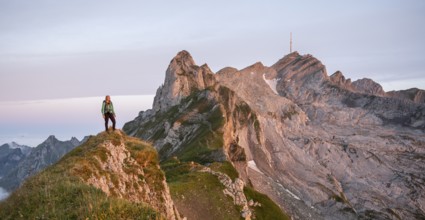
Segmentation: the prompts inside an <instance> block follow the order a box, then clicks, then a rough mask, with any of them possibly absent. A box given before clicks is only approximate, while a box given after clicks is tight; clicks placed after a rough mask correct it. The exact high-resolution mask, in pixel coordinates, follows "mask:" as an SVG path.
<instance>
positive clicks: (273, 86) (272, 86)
mask: <svg viewBox="0 0 425 220" xmlns="http://www.w3.org/2000/svg"><path fill="white" fill-rule="evenodd" d="M263 80H264V82H266V83H267V85H269V87H270V89H272V90H273V92H274V93H275V94H276V95H279V93H278V92H277V90H276V86H277V82H279V80H280V78H277V79H272V80H269V79H266V74H265V73H264V74H263Z"/></svg>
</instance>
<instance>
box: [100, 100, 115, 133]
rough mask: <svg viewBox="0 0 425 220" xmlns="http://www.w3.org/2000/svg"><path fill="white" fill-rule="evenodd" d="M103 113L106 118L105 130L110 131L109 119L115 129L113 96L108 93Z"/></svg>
mask: <svg viewBox="0 0 425 220" xmlns="http://www.w3.org/2000/svg"><path fill="white" fill-rule="evenodd" d="M102 115H103V118H104V119H105V131H108V122H109V119H111V121H112V129H113V130H114V131H115V111H114V105H113V104H112V101H111V97H110V96H109V95H107V96H106V97H105V100H103V103H102Z"/></svg>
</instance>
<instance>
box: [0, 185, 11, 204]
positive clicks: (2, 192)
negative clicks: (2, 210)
mask: <svg viewBox="0 0 425 220" xmlns="http://www.w3.org/2000/svg"><path fill="white" fill-rule="evenodd" d="M8 196H9V192H7V191H6V190H4V189H3V188H1V187H0V201H1V200H3V199H6V198H7V197H8Z"/></svg>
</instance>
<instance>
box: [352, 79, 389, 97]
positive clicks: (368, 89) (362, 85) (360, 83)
mask: <svg viewBox="0 0 425 220" xmlns="http://www.w3.org/2000/svg"><path fill="white" fill-rule="evenodd" d="M352 85H353V88H354V90H355V91H357V92H360V93H365V94H370V95H378V96H385V92H384V90H383V89H382V86H381V85H379V84H378V83H376V82H375V81H373V80H371V79H368V78H363V79H359V80H356V81H354V82H353V83H352Z"/></svg>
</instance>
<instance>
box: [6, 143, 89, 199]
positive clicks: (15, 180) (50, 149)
mask: <svg viewBox="0 0 425 220" xmlns="http://www.w3.org/2000/svg"><path fill="white" fill-rule="evenodd" d="M86 139H87V137H86V138H84V139H83V140H82V141H81V142H80V141H79V140H78V139H77V138H75V137H73V138H72V139H71V140H69V141H60V140H58V139H56V137H55V136H53V135H51V136H49V137H48V138H47V139H46V140H45V141H44V142H43V143H41V144H39V145H38V146H37V147H35V148H31V147H28V146H24V145H18V144H16V143H13V142H12V143H11V144H4V145H2V146H0V177H1V178H0V187H2V188H4V189H6V190H7V191H12V190H14V189H16V188H18V187H19V185H20V184H21V183H22V182H23V181H24V180H25V179H26V178H28V177H30V176H32V175H34V174H36V173H38V172H40V171H41V170H43V169H44V168H46V167H48V166H50V165H52V164H54V163H56V162H57V161H58V160H59V159H60V158H62V157H63V156H64V155H65V154H66V153H68V152H69V151H71V150H72V149H74V148H75V147H77V146H78V145H80V144H82V143H84V142H85V141H86Z"/></svg>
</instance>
